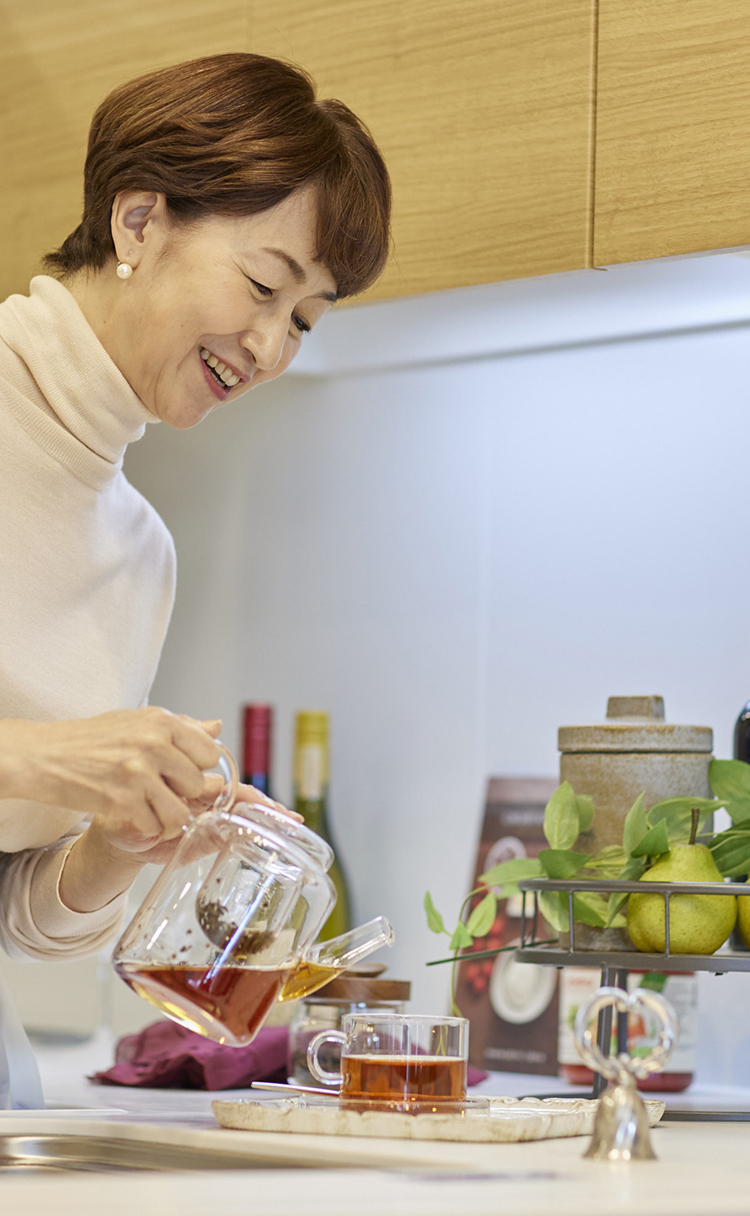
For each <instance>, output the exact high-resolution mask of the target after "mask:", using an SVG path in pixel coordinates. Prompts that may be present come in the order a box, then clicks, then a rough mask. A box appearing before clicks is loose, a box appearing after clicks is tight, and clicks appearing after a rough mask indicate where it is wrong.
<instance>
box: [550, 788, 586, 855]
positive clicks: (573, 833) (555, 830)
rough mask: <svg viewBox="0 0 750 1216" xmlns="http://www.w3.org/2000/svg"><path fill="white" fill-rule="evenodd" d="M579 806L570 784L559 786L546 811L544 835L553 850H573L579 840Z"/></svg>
mask: <svg viewBox="0 0 750 1216" xmlns="http://www.w3.org/2000/svg"><path fill="white" fill-rule="evenodd" d="M578 833H579V824H578V806H577V803H576V796H575V794H574V793H573V788H572V786H571V785H570V783H569V782H567V781H563V783H562V785H558V787H557V789H556V790H555V792H554V794H553V795H552V797H551V798H550V800H549V802H548V803H547V806H546V807H545V810H544V835H545V836H546V838H547V844H548V845H549V847H550V848H551V849H571V848H572V847H573V845H574V844H575V842H576V840H577V839H578Z"/></svg>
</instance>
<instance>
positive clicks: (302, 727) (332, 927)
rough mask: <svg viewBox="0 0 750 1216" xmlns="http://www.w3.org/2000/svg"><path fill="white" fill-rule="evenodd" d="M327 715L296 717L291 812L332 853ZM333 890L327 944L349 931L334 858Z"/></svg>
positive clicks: (345, 894)
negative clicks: (316, 835)
mask: <svg viewBox="0 0 750 1216" xmlns="http://www.w3.org/2000/svg"><path fill="white" fill-rule="evenodd" d="M328 773H329V752H328V714H326V713H322V712H321V711H319V710H302V711H300V712H299V713H298V714H297V718H296V724H295V739H294V809H295V811H298V812H299V814H300V815H302V817H303V819H304V821H305V823H306V824H307V826H308V827H309V828H312V830H313V832H317V833H318V835H319V836H322V837H323V839H324V840H327V841H328V843H329V844H330V846H331V848H332V849H333V850H334V853H335V852H336V849H335V846H334V843H333V840H332V839H331V829H330V826H329V823H328ZM328 874H329V877H330V879H331V881H332V882H333V885H334V887H335V888H336V903H335V905H334V907H333V909H332V911H331V914H330V916H329V917H328V920H327V921H326V923H325V925H324V926H323V928H322V930H321V933H320V937H321V940H327V939H328V938H330V937H338V935H339V934H340V933H346V932H347V931H348V930H349V929H351V915H350V900H349V888H348V886H347V882H346V876H345V874H344V870H343V867H342V865H341V862H340V861H339V859H338V857H335V858H334V861H333V865H332V866H331V868H330V870H329V871H328Z"/></svg>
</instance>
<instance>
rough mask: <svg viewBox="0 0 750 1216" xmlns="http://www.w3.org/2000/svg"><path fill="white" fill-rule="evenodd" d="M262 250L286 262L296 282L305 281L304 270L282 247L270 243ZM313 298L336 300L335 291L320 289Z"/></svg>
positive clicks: (332, 302) (333, 302) (334, 301)
mask: <svg viewBox="0 0 750 1216" xmlns="http://www.w3.org/2000/svg"><path fill="white" fill-rule="evenodd" d="M263 252H264V253H271V254H273V256H274V257H275V258H280V259H281V261H282V262H286V264H287V266H288V267H289V269H290V270H291V272H292V274H293V275H294V278H295V279H296V281H297V282H298V283H306V282H307V275H306V274H305V272H304V270H303V269H302V267H301V266H300V264H299V262H298V261H297V259H296V258H293V257H292V255H291V254H290V253H285V251H284V250H283V249H274V248H273V247H272V246H270V245H266V247H265V248H264V250H263ZM315 298H316V299H321V300H330V302H331V304H335V303H336V300H337V299H338V296H337V294H336V292H335V291H320V292H318V294H317V296H316V297H315Z"/></svg>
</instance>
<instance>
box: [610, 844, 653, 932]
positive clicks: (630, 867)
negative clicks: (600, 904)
mask: <svg viewBox="0 0 750 1216" xmlns="http://www.w3.org/2000/svg"><path fill="white" fill-rule="evenodd" d="M645 868H646V863H645V861H644V860H643V858H641V857H631V858H630V860H629V861H627V862H626V863H625V865H624V866H623V868H622V869H621V870H620V873H619V874H618V875H617V880H618V882H637V881H638V879H639V878H640V877H641V875H642V874H643V871H644V870H645ZM627 902H628V893H627V891H613V892H612V894H611V895H610V897H609V909H608V912H607V928H610V927H613V926H614V922H615V920H616V918H617V915H618V913H619V912H620V910H621V909H622V908H624V907H625V904H626V903H627Z"/></svg>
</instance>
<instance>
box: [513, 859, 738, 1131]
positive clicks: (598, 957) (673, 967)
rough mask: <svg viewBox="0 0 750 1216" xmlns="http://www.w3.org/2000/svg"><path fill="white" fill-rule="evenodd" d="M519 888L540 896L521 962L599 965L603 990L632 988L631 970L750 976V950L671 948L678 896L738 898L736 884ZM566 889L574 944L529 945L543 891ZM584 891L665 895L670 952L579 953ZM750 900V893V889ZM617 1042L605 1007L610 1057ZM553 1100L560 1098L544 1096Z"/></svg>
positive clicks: (623, 1033) (536, 883)
mask: <svg viewBox="0 0 750 1216" xmlns="http://www.w3.org/2000/svg"><path fill="white" fill-rule="evenodd" d="M518 886H519V889H520V890H521V891H523V892H524V894H525V893H526V892H529V893H531V894H533V896H534V911H533V915H532V917H531V932H530V936H528V934H529V916H528V915H527V912H526V899H525V897H524V900H523V907H522V911H521V945H520V946H519V947H518V949H517V950H516V954H515V957H516V958H517V959H518V961H519V962H520V963H536V964H537V965H538V966H542V967H557V968H561V967H599V968H600V969H601V982H602V986H606V987H615V988H623V989H625V990H626V989H627V979H628V972H629V971H666V972H670V971H709V972H713V974H714V975H724V974H725V973H726V972H728V971H748V972H750V951H748V953H746V954H744V953H740V952H738V951H734V952H733V951H729V950H723V949H722V951H721V952H717V953H716V954H673V953H672V952H671V951H670V949H669V945H670V924H669V913H670V901H671V898H672V897H673V896H675V895H727V896H729V895H731V896H735V897H736V896H737V887H736V884H732V883H718V882H650V883H648V886H647V887H646V886H644V884H643V883H642V882H640V881H633V882H617V881H614V880H613V881H606V880H604V879H578V878H571V879H555V878H527V879H524V880H523V881H521V882H519V884H518ZM543 891H548V892H553V891H560V892H563V893H566V894H567V895H568V918H569V926H570V927H569V944H568V945H567V946H565V945H560V944H558V945H553V946H533V945H527V944H526V943H527V941H529V942H533V941H534V940H535V939H536V935H537V924H538V921H539V918H540V916H541V913H540V910H539V894H540V892H543ZM578 892H589V893H590V892H597V893H599V894H602V895H611V894H613V893H614V894H618V893H621V894H628V895H633V894H639V895H644V894H647V895H661V896H663V898H664V922H665V925H664V928H665V932H664V952H663V953H661V954H647V953H645V952H642V951H640V950H605V949H601V950H600V949H597V948H596V947H594V948H593V949H588V948H587V949H578V950H577V949H576V947H575V921H574V919H573V896H574V895H576V894H577V893H578ZM748 898H750V891H748ZM617 1021H618V1025H617V1050H618V1052H619V1051H625V1050H627V1032H628V1027H627V1014H618V1019H617ZM611 1040H612V1009H611V1007H610V1008H608V1009H604V1010H603V1011H602V1012H601V1013H600V1015H599V1019H598V1022H597V1034H596V1041H597V1044H598V1046H599V1048H600V1050H601V1051H602V1052H603V1053H604V1054H605V1055H606V1054H609V1051H610V1045H611ZM606 1084H607V1082H606V1080H605V1078H604V1077H602V1076H601V1075H600V1074H599V1073H597V1074H596V1075H595V1077H594V1086H593V1091H592V1094H591V1097H592V1098H598V1097H599V1095H600V1094H601V1093H602V1091H603V1090H604V1088H605V1087H606ZM538 1096H539V1097H542V1096H545V1097H553V1096H557V1095H538ZM664 1118H665V1119H670V1120H680V1121H710V1122H714V1121H716V1122H735V1123H747V1122H750V1111H736V1110H717V1111H697V1110H696V1111H670V1110H667V1111H666V1112H665V1114H664Z"/></svg>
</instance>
